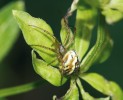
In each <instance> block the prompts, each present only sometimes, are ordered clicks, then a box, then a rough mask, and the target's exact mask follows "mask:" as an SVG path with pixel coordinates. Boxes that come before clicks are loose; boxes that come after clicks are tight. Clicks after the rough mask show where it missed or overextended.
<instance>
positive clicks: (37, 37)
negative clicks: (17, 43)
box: [13, 10, 58, 65]
mask: <svg viewBox="0 0 123 100" xmlns="http://www.w3.org/2000/svg"><path fill="white" fill-rule="evenodd" d="M13 15H14V17H15V19H16V21H17V22H18V24H19V27H20V28H21V30H22V32H23V36H24V38H25V41H26V42H27V44H28V45H30V46H31V47H32V48H33V49H34V50H35V51H36V52H38V54H39V55H40V56H41V57H42V58H43V59H44V60H45V61H46V62H47V63H51V62H52V61H53V60H54V59H56V57H57V56H56V53H55V52H53V51H52V50H50V49H49V48H51V49H54V50H55V46H54V42H55V39H54V37H53V31H52V29H51V27H50V26H49V25H48V24H47V23H46V22H45V21H44V20H42V19H39V18H34V17H32V16H31V15H29V14H28V13H26V12H23V11H17V10H14V11H13ZM57 63H58V60H57V59H56V60H55V62H54V63H51V64H52V65H56V64H57Z"/></svg>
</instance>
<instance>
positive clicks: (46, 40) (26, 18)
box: [0, 0, 123, 100]
mask: <svg viewBox="0 0 123 100" xmlns="http://www.w3.org/2000/svg"><path fill="white" fill-rule="evenodd" d="M122 3H123V2H122V1H118V0H117V1H112V2H110V1H109V0H105V1H102V2H101V1H100V2H99V1H98V0H97V1H96V2H95V1H91V2H90V1H88V0H80V1H79V0H74V1H73V3H72V5H71V7H70V9H69V10H68V12H67V14H66V15H65V17H64V18H63V19H62V20H61V31H60V36H61V43H62V44H65V43H64V41H66V37H67V36H69V38H72V37H74V41H73V44H72V45H71V46H70V47H69V48H67V51H69V50H75V52H76V53H77V56H78V58H79V61H80V70H79V71H77V72H75V73H74V72H73V73H72V74H70V75H64V74H62V73H61V71H60V69H61V68H62V67H63V66H60V64H61V63H62V62H60V61H59V59H58V58H57V57H58V56H59V55H58V53H61V52H60V51H58V52H57V51H56V52H57V53H55V52H53V50H59V48H60V46H59V45H58V43H59V42H57V41H58V40H57V39H56V38H55V37H54V35H53V31H52V29H51V27H50V26H49V25H48V24H47V23H46V22H45V21H44V20H42V19H39V18H34V17H32V16H31V15H29V14H28V13H26V12H23V11H17V10H13V15H14V17H15V19H16V21H17V23H18V24H19V27H20V28H21V30H22V32H23V36H24V38H25V40H26V42H27V44H28V45H29V46H31V47H32V49H33V50H32V63H33V67H34V70H35V72H36V73H37V74H39V75H40V76H41V77H42V78H44V79H45V80H47V81H48V82H49V83H51V84H52V85H54V86H61V85H63V84H65V82H66V81H67V80H68V79H70V88H69V90H68V91H67V93H66V94H65V95H64V96H62V97H60V100H79V98H82V99H83V100H110V98H112V99H113V100H123V92H122V90H121V88H120V87H119V86H118V85H117V84H116V83H115V82H112V81H108V80H106V79H105V78H104V77H103V76H101V75H99V74H97V73H87V71H88V69H89V68H90V67H91V66H92V65H93V64H95V63H102V62H104V61H105V60H107V58H108V57H109V56H110V53H111V49H112V46H113V41H112V39H111V37H110V34H109V32H108V31H107V29H106V26H107V24H112V23H114V22H117V21H119V20H120V19H121V18H122V16H121V15H122V13H123V12H122V9H121V8H123V7H122V5H121V4H122ZM119 5H120V7H119ZM76 9H77V14H76V20H75V28H76V33H75V34H74V32H73V31H72V30H71V29H70V28H69V20H68V19H69V17H70V16H71V15H72V14H73V12H74V11H75V10H76ZM109 12H110V13H109ZM114 14H115V16H117V17H113V16H114ZM83 15H84V16H83ZM105 18H106V20H105ZM97 19H98V20H97ZM96 23H98V24H97V28H96V29H97V39H96V43H95V44H94V46H92V47H91V49H90V50H88V49H89V46H90V42H91V36H92V35H93V34H92V30H93V28H94V27H95V26H96ZM69 38H68V41H67V42H68V43H69ZM56 42H57V43H56ZM55 43H56V44H55ZM43 44H45V46H43ZM63 46H64V45H63ZM35 52H36V53H37V54H38V55H39V56H41V57H42V59H43V60H42V59H39V58H37V56H36V53H35ZM63 56H64V55H63ZM54 59H55V60H54ZM52 61H54V62H52ZM51 62H52V63H51ZM54 66H55V67H54ZM81 80H84V81H86V82H87V83H89V84H90V85H91V86H92V87H93V88H94V89H96V90H98V91H99V92H101V93H103V94H105V95H106V96H107V97H101V98H95V97H93V96H91V95H90V94H89V93H88V92H86V91H85V90H84V87H83V85H82V81H81ZM27 86H29V87H31V86H32V85H27ZM37 86H38V85H37ZM37 86H36V85H35V87H37ZM35 87H34V88H35ZM23 88H24V87H23ZM23 88H21V89H22V92H23ZM11 89H13V88H10V90H11ZM10 90H9V91H10ZM15 90H16V88H15ZM27 90H29V89H28V88H27ZM1 91H2V92H1ZM1 91H0V92H1V93H3V95H1V93H0V96H1V97H4V96H7V91H8V89H7V90H6V91H5V92H3V91H4V90H1ZM4 93H5V94H4ZM13 94H14V93H13ZM15 94H16V92H15ZM8 95H11V94H9V92H8ZM53 99H54V100H56V99H57V97H56V96H54V97H53Z"/></svg>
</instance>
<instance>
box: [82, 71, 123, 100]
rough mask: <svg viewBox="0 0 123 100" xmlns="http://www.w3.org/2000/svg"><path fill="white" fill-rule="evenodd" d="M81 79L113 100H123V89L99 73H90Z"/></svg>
mask: <svg viewBox="0 0 123 100" xmlns="http://www.w3.org/2000/svg"><path fill="white" fill-rule="evenodd" d="M80 78H82V79H83V80H85V81H86V82H87V83H89V84H90V85H91V86H92V87H93V88H95V89H96V90H98V91H100V92H101V93H103V94H105V95H108V96H111V97H112V100H122V99H123V92H122V90H121V88H120V87H119V86H118V85H117V84H116V83H114V82H110V81H108V80H106V79H105V78H104V77H102V76H101V75H99V74H97V73H89V74H85V75H82V74H81V75H80Z"/></svg>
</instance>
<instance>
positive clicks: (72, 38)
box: [65, 28, 76, 49]
mask: <svg viewBox="0 0 123 100" xmlns="http://www.w3.org/2000/svg"><path fill="white" fill-rule="evenodd" d="M75 35H76V28H74V34H73V36H72V37H71V38H70V39H69V41H68V44H67V45H66V46H65V48H66V49H68V48H69V47H70V46H71V45H72V44H73V42H74V39H75Z"/></svg>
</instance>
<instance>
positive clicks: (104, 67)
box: [0, 0, 123, 100]
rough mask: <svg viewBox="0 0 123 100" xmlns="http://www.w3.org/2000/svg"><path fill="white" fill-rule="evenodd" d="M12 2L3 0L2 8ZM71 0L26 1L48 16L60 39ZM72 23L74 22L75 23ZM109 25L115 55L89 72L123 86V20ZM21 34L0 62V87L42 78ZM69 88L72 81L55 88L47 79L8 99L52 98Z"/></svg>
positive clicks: (33, 11)
mask: <svg viewBox="0 0 123 100" xmlns="http://www.w3.org/2000/svg"><path fill="white" fill-rule="evenodd" d="M11 1H14V0H0V8H2V7H4V6H5V5H6V4H8V3H10V2H11ZM71 2H72V0H35V1H34V0H25V8H26V11H27V12H28V13H30V14H31V15H32V16H34V17H39V18H42V19H44V20H45V21H46V22H47V23H48V24H49V25H50V26H51V27H52V29H53V31H54V33H55V35H56V36H57V37H58V38H59V31H60V20H61V18H62V17H63V16H64V15H65V13H66V11H67V9H68V7H69V6H70V4H71ZM114 17H115V16H114ZM11 25H12V23H11ZM71 26H73V25H72V24H71ZM108 28H109V31H110V34H111V37H112V38H113V40H114V48H113V50H112V54H111V56H110V57H109V59H108V60H107V61H106V62H104V63H102V64H98V65H93V67H91V69H90V70H89V72H97V73H100V74H102V75H103V76H104V77H105V78H107V79H108V80H112V81H115V82H117V83H118V84H119V85H120V86H121V87H122V88H123V77H122V76H123V20H122V21H120V22H118V23H115V24H113V25H110V26H109V27H108ZM18 34H19V37H18V38H17V40H16V42H15V43H14V45H13V46H12V48H11V50H10V51H9V53H8V54H7V56H6V57H5V58H4V60H2V62H1V63H0V88H5V87H10V86H15V85H21V84H24V83H28V82H32V81H35V80H39V79H41V78H40V77H39V76H38V75H37V74H36V73H35V72H34V70H33V67H32V62H31V48H30V47H29V46H28V45H27V44H26V43H25V40H24V38H23V36H22V33H21V31H20V32H19V33H18ZM93 35H95V36H96V33H95V32H94V33H93ZM3 45H4V44H3ZM0 50H2V48H0ZM68 88H69V85H68V84H65V85H64V86H62V87H54V86H52V85H50V84H49V83H48V82H46V84H45V85H43V86H42V87H41V88H39V89H36V90H34V91H30V92H27V93H23V94H19V95H16V96H10V97H7V98H8V100H26V99H30V100H51V98H52V96H53V95H55V94H56V95H58V97H59V96H62V95H63V94H65V92H66V90H67V89H68ZM90 91H91V90H90Z"/></svg>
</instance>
